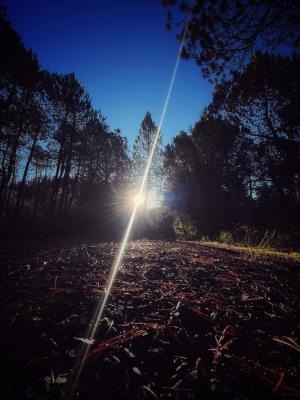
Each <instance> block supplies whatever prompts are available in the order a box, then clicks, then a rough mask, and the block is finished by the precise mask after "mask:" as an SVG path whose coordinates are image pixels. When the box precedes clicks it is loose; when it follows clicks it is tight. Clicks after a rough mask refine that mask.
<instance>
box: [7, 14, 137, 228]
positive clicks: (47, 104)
mask: <svg viewBox="0 0 300 400" xmlns="http://www.w3.org/2000/svg"><path fill="white" fill-rule="evenodd" d="M0 29H1V55H0V58H1V64H0V65H1V67H0V68H1V71H0V85H1V86H0V93H1V97H0V102H1V103H0V105H1V136H0V162H1V167H0V218H1V221H2V226H3V224H5V221H6V230H7V229H13V227H12V225H14V224H16V221H20V220H22V219H23V221H24V220H25V219H26V220H27V222H28V221H31V222H30V223H31V224H33V225H34V223H39V224H40V228H41V227H43V228H44V231H45V232H47V230H48V231H49V229H50V230H51V225H53V227H55V226H56V227H58V226H59V227H60V228H62V225H63V224H64V223H65V222H64V221H67V222H66V223H65V225H66V226H67V225H68V224H69V223H70V220H69V219H68V218H69V217H70V216H71V215H74V213H76V215H77V217H78V216H80V219H81V222H82V223H83V221H85V222H84V224H85V225H88V223H89V222H90V221H91V220H93V219H95V218H96V219H97V220H99V218H98V217H101V218H100V219H101V221H102V222H103V221H106V225H107V226H110V225H111V223H112V221H111V220H109V219H108V216H109V218H111V215H112V214H113V208H114V206H115V203H114V202H113V194H114V192H115V190H116V188H120V187H122V186H125V185H127V183H128V180H129V177H130V167H131V164H130V160H129V154H128V146H127V141H126V139H125V138H124V137H122V136H121V134H120V131H119V130H115V131H111V129H110V127H109V126H108V124H107V122H106V120H105V118H104V117H103V116H102V115H101V113H100V112H99V111H96V110H94V109H93V107H92V105H91V100H90V98H89V95H88V93H87V92H86V90H85V89H84V87H83V86H82V85H81V83H80V82H78V80H77V79H76V77H75V75H74V74H57V73H50V72H48V71H45V70H43V69H42V68H41V67H40V66H39V64H38V61H37V58H36V57H35V56H34V55H33V54H32V52H31V51H30V50H27V49H26V48H25V47H24V45H23V44H22V41H21V38H20V37H19V36H18V34H17V33H16V32H15V31H14V29H13V28H12V27H11V26H10V23H9V22H8V21H7V20H6V19H5V17H4V16H3V15H1V16H0ZM109 205H110V207H108V206H109ZM77 220H78V218H77ZM45 221H47V222H46V223H45ZM18 227H19V228H20V229H25V230H27V228H28V227H26V226H23V227H22V225H18ZM31 227H32V226H31ZM69 229H70V230H72V229H74V226H70V228H69ZM102 229H104V228H103V226H102Z"/></svg>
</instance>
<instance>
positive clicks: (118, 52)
mask: <svg viewBox="0 0 300 400" xmlns="http://www.w3.org/2000/svg"><path fill="white" fill-rule="evenodd" d="M6 5H7V17H8V19H9V20H10V21H11V22H12V25H13V27H14V28H15V29H16V31H17V32H18V33H19V34H20V35H21V37H22V39H23V42H24V44H25V46H26V47H29V48H31V49H32V50H33V52H34V53H35V54H36V55H37V57H38V59H39V62H40V64H41V65H42V67H44V68H47V69H48V70H50V71H53V72H60V73H67V72H74V73H75V74H76V76H77V78H78V79H79V81H80V82H81V83H82V84H83V85H84V87H85V88H86V89H87V91H88V92H89V94H90V96H91V98H92V103H93V106H94V108H96V109H100V110H101V111H102V114H103V115H104V116H106V117H107V122H108V123H109V125H110V126H111V128H112V129H115V128H120V129H121V131H122V134H123V135H125V136H126V137H127V138H128V142H129V144H130V146H131V145H132V143H133V141H134V138H135V136H136V135H137V133H138V129H139V125H140V123H141V120H142V119H143V117H144V115H145V113H146V112H147V111H150V112H151V114H152V116H153V119H154V120H155V122H156V123H158V122H159V117H160V113H161V110H162V107H163V103H164V99H165V96H166V92H167V89H168V85H169V81H170V78H171V74H172V70H173V67H174V63H175V60H176V56H177V52H178V46H179V43H178V41H177V40H176V36H175V32H168V31H167V30H166V28H165V21H166V18H165V15H166V10H165V9H164V8H163V7H162V6H161V4H160V0H115V1H113V0H59V1H58V0H26V1H25V0H6ZM211 90H212V88H211V85H210V84H209V82H208V81H207V80H204V79H203V78H202V76H201V71H200V68H199V67H197V65H195V63H194V62H193V61H185V60H183V61H181V63H180V65H179V70H178V74H177V78H176V81H175V86H174V90H173V93H172V97H171V100H170V103H169V108H168V112H167V115H166V119H165V122H164V125H163V128H162V134H163V138H164V142H165V143H167V142H169V141H170V140H171V138H172V137H173V136H174V135H176V134H177V133H178V132H179V131H180V130H188V129H189V127H190V126H191V125H193V124H194V123H195V122H196V120H197V119H198V118H199V116H200V114H201V112H202V111H203V108H204V107H205V106H206V105H207V104H208V103H209V102H210V99H211Z"/></svg>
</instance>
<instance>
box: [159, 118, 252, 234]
mask: <svg viewBox="0 0 300 400" xmlns="http://www.w3.org/2000/svg"><path fill="white" fill-rule="evenodd" d="M248 151H249V143H248V142H247V140H246V138H245V137H244V135H243V134H242V132H241V131H240V129H239V127H238V126H237V125H233V124H232V123H230V122H228V121H226V120H224V119H221V118H212V117H209V116H207V115H205V114H204V115H203V116H202V118H201V119H200V121H198V122H197V123H196V124H195V126H194V127H193V128H192V129H191V134H190V135H187V134H186V133H185V132H181V133H180V134H179V135H178V136H176V137H175V138H174V140H173V142H172V144H171V145H168V146H167V147H166V151H165V161H164V166H165V168H166V170H167V172H168V183H169V189H168V192H167V195H166V199H167V201H169V203H170V205H171V206H172V207H173V208H175V209H177V211H178V212H184V213H188V214H189V215H190V216H191V217H192V218H193V219H194V220H195V221H196V223H197V225H198V229H199V232H202V233H212V232H216V231H218V230H219V229H221V228H222V227H224V226H227V227H229V226H232V225H233V224H234V223H236V222H237V221H239V220H241V219H242V213H243V211H244V208H245V206H246V205H247V202H248V201H249V193H247V190H246V185H245V183H246V180H247V174H248V168H249V166H248V157H247V153H248Z"/></svg>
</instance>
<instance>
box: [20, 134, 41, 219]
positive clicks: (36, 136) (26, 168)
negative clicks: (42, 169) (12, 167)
mask: <svg viewBox="0 0 300 400" xmlns="http://www.w3.org/2000/svg"><path fill="white" fill-rule="evenodd" d="M38 137H39V132H37V133H36V134H35V135H34V138H33V142H32V145H31V148H30V152H29V156H28V158H27V161H26V165H25V168H24V171H23V177H22V181H21V184H20V189H19V192H18V196H17V201H16V209H15V211H16V214H18V213H19V212H20V211H21V209H22V207H23V204H24V199H23V198H22V196H23V191H24V186H25V182H26V178H27V174H28V170H29V166H30V164H31V161H32V157H33V154H34V150H35V145H36V142H37V140H38Z"/></svg>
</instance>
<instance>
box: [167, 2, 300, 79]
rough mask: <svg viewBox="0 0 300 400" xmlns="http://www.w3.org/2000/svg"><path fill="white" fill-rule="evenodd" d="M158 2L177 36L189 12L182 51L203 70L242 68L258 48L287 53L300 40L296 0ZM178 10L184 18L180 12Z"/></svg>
mask: <svg viewBox="0 0 300 400" xmlns="http://www.w3.org/2000/svg"><path fill="white" fill-rule="evenodd" d="M162 3H163V5H164V6H165V7H167V8H168V9H169V12H168V22H167V27H168V28H169V29H170V28H175V29H179V37H182V35H183V31H184V25H185V21H186V17H187V16H189V18H190V22H189V26H188V30H187V35H186V42H185V46H184V49H183V53H182V55H183V57H185V58H193V59H195V60H196V62H197V63H198V64H199V65H200V66H201V68H202V71H203V73H204V75H206V76H208V75H214V76H215V77H216V76H219V77H220V76H224V73H226V71H227V72H228V71H229V70H237V69H240V68H241V67H243V65H244V64H245V63H247V62H248V61H249V59H250V57H251V55H252V54H253V53H254V52H255V51H257V50H262V51H271V52H275V53H280V52H281V53H282V52H283V53H291V52H292V51H293V50H296V49H299V46H300V4H299V1H297V0H287V1H281V0H276V1H262V0H256V1H249V0H242V1H241V0H214V1H211V0H204V1H203V0H195V1H192V2H185V1H181V0H162ZM175 7H176V8H175ZM178 11H181V12H182V13H183V15H184V16H185V18H182V17H181V18H179V17H178V14H179V13H178ZM174 15H175V17H174ZM178 20H179V21H178Z"/></svg>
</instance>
